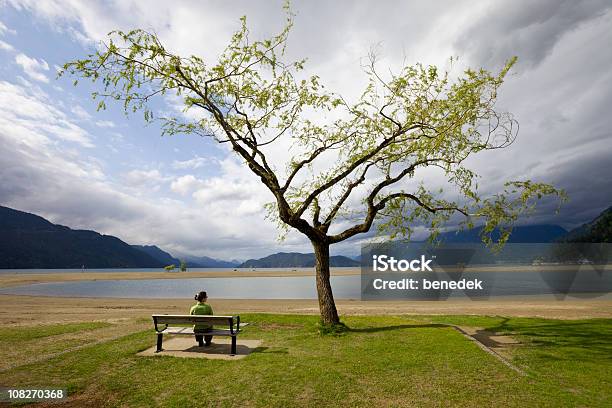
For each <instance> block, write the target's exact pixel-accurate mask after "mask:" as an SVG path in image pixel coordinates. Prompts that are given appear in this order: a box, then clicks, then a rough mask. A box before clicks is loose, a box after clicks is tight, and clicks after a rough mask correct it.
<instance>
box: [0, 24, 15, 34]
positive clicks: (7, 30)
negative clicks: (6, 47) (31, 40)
mask: <svg viewBox="0 0 612 408" xmlns="http://www.w3.org/2000/svg"><path fill="white" fill-rule="evenodd" d="M6 33H9V34H13V35H15V34H17V31H15V30H13V29H11V28H8V27H7V26H6V24H4V23H3V22H2V21H0V35H4V34H6Z"/></svg>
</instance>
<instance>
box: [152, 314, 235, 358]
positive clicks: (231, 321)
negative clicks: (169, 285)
mask: <svg viewBox="0 0 612 408" xmlns="http://www.w3.org/2000/svg"><path fill="white" fill-rule="evenodd" d="M151 317H152V318H153V324H154V325H155V332H156V333H157V349H156V350H155V352H156V353H159V352H160V351H162V350H163V349H162V342H163V338H164V334H186V335H189V336H193V335H195V334H196V333H194V331H193V327H184V326H185V325H187V324H190V325H194V324H207V325H210V326H213V328H212V329H211V330H210V331H207V332H202V333H201V334H202V335H206V336H231V338H232V345H231V349H230V355H232V356H233V355H236V336H238V334H239V333H240V316H212V315H152V316H151ZM245 324H246V323H245ZM172 326H173V327H172ZM214 326H225V327H227V328H218V327H214ZM197 334H200V332H198V333H197Z"/></svg>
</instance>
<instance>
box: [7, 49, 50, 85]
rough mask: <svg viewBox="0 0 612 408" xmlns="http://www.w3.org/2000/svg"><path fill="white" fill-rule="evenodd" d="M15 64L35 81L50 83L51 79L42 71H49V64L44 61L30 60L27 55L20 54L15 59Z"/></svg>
mask: <svg viewBox="0 0 612 408" xmlns="http://www.w3.org/2000/svg"><path fill="white" fill-rule="evenodd" d="M15 62H16V63H17V65H19V66H20V67H21V68H22V69H23V72H25V74H26V75H27V76H29V77H30V78H32V79H34V80H35V81H40V82H45V83H47V82H49V78H47V76H46V75H45V74H44V73H42V72H41V71H48V70H49V64H47V61H45V60H44V59H42V58H41V59H40V60H38V59H36V58H30V57H28V56H27V55H25V54H18V55H17V56H16V57H15Z"/></svg>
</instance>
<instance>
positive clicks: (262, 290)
mask: <svg viewBox="0 0 612 408" xmlns="http://www.w3.org/2000/svg"><path fill="white" fill-rule="evenodd" d="M487 274H488V273H486V272H483V273H479V274H478V275H474V276H481V277H483V278H484V275H487ZM551 276H553V275H551ZM551 276H546V275H541V274H539V273H531V272H518V273H494V274H493V273H492V274H491V275H489V278H488V279H487V282H488V284H487V285H488V286H490V290H487V291H486V292H487V293H486V296H487V297H488V296H491V297H495V296H512V295H551V294H553V293H555V290H553V289H552V288H553V287H557V288H558V287H561V288H563V287H564V285H565V287H567V285H566V284H571V292H572V293H575V294H577V293H586V295H584V296H586V297H596V296H600V295H601V294H598V293H595V292H603V293H608V294H609V293H610V290H611V289H612V273H609V272H606V273H604V274H598V273H596V272H592V271H591V272H581V273H580V274H578V275H577V276H576V277H575V278H574V277H572V278H571V280H570V281H567V279H565V278H564V276H569V275H565V274H560V275H554V276H553V278H554V279H553V280H551V279H550V277H551ZM331 283H332V288H333V290H334V296H335V297H336V298H337V299H359V298H361V284H362V282H361V276H359V275H351V276H333V277H332V278H331ZM553 283H554V284H553ZM366 286H367V284H366ZM200 290H206V291H207V292H208V293H209V295H210V297H211V298H225V299H315V298H316V287H315V278H314V277H313V276H297V277H296V276H292V277H235V278H194V279H144V280H97V281H76V282H53V283H37V284H30V285H24V286H15V287H8V288H3V289H0V294H13V295H43V296H62V297H110V298H187V299H190V298H191V297H192V296H193V294H194V293H195V292H197V291H200ZM588 292H591V293H588ZM366 293H369V291H368V290H366ZM402 293H403V294H401V295H400V293H397V295H398V296H403V297H404V298H411V299H418V298H422V296H416V295H415V296H413V295H410V294H409V293H408V292H402ZM565 293H567V292H565ZM483 295H485V294H483ZM408 296H410V297H408ZM445 296H450V297H456V296H465V295H464V294H463V293H462V292H461V291H452V292H449V293H446V294H445ZM576 296H578V295H576ZM582 296H583V295H580V297H582ZM606 296H609V295H606Z"/></svg>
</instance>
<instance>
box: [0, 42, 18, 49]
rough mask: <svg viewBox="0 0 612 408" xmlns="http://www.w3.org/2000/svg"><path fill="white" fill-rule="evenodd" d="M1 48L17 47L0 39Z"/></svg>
mask: <svg viewBox="0 0 612 408" xmlns="http://www.w3.org/2000/svg"><path fill="white" fill-rule="evenodd" d="M0 50H4V51H14V50H15V48H14V47H13V46H12V45H11V44H9V43H7V42H5V41H2V40H0Z"/></svg>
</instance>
